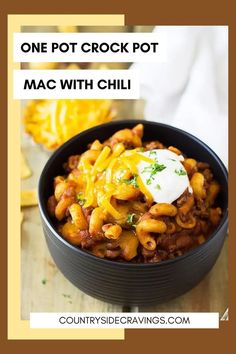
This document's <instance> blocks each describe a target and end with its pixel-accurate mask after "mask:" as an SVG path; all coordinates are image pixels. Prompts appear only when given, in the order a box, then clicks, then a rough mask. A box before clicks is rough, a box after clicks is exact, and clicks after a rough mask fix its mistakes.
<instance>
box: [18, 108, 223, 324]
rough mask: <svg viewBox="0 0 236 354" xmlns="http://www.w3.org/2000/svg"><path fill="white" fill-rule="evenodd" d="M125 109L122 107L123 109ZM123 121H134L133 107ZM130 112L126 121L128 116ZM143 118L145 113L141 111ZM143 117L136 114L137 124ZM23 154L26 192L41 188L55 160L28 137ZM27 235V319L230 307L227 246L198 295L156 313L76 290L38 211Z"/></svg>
mask: <svg viewBox="0 0 236 354" xmlns="http://www.w3.org/2000/svg"><path fill="white" fill-rule="evenodd" d="M117 105H118V106H119V103H117ZM127 107H129V109H128V110H127V109H126V110H125V109H124V110H120V114H121V116H123V117H124V116H125V117H126V118H131V117H133V112H134V111H133V108H132V109H130V107H131V106H130V104H129V103H128V102H127ZM124 112H125V115H124ZM139 112H140V110H139ZM138 116H139V114H136V115H135V117H136V118H137V117H138ZM21 140H22V150H23V152H24V155H25V156H26V158H27V160H28V162H29V165H30V167H31V169H32V171H33V175H32V176H31V177H30V178H28V179H26V180H23V181H22V189H28V188H36V187H37V184H38V178H39V175H40V173H41V171H42V168H43V166H44V165H45V163H46V161H47V159H48V157H49V154H48V153H47V152H46V151H44V150H43V149H42V148H41V147H40V146H38V145H36V144H34V143H32V141H31V139H30V138H29V137H28V136H26V135H25V134H24V133H22V139H21ZM23 211H24V221H23V223H22V232H21V318H22V319H23V320H24V319H29V316H30V312H64V311H65V312H119V311H157V312H159V311H160V312H162V311H163V312H177V311H180V312H181V311H184V312H186V311H187V312H188V311H203V312H208V311H215V312H219V313H220V315H223V313H224V312H225V310H226V308H227V307H228V269H227V240H226V242H225V244H224V247H223V250H222V252H221V254H220V257H219V258H218V260H217V262H216V264H215V266H214V267H213V269H212V270H211V272H210V273H209V274H208V275H207V276H206V277H205V279H203V280H202V281H201V283H200V284H199V285H197V286H196V287H195V288H194V289H192V290H191V291H189V292H188V293H186V294H184V295H183V296H181V297H179V298H177V299H175V300H172V301H170V302H168V303H165V304H161V305H158V306H156V307H152V308H143V307H141V308H136V307H135V308H122V307H121V306H116V305H111V304H108V303H105V302H102V301H99V300H96V299H94V298H92V297H90V296H88V295H86V294H84V293H83V292H81V291H80V290H78V289H77V288H76V287H75V286H74V285H72V284H71V283H70V282H69V281H68V280H67V279H66V278H65V277H64V276H63V275H62V274H61V272H60V271H59V270H58V269H57V267H56V265H55V264H54V262H53V260H52V258H51V256H50V254H49V251H48V249H47V246H46V242H45V239H44V235H43V231H42V227H41V221H40V215H39V210H38V207H29V208H24V210H23Z"/></svg>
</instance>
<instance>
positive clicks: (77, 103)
mask: <svg viewBox="0 0 236 354" xmlns="http://www.w3.org/2000/svg"><path fill="white" fill-rule="evenodd" d="M71 69H73V67H72V68H71ZM114 116H115V111H114V110H113V109H112V101H111V100H101V99H97V100H92V99H91V100H75V99H68V100H65V99H58V100H31V101H29V102H28V104H27V106H26V108H25V111H24V117H23V124H24V126H25V131H26V133H28V134H30V135H31V136H32V138H33V139H34V141H35V142H36V143H39V144H42V145H43V146H44V147H45V148H46V149H48V150H54V149H56V148H58V147H59V146H61V145H62V144H63V143H65V142H66V141H67V140H69V139H70V138H72V137H73V136H75V135H76V134H78V133H80V132H81V131H84V130H86V129H88V128H91V127H94V126H96V125H99V124H102V123H106V122H109V121H110V120H111V119H112V118H113V117H114Z"/></svg>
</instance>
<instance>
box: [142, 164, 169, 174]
mask: <svg viewBox="0 0 236 354" xmlns="http://www.w3.org/2000/svg"><path fill="white" fill-rule="evenodd" d="M165 168H166V166H165V165H160V164H159V163H157V162H156V161H155V162H153V163H152V164H151V165H150V166H147V167H144V169H143V171H142V172H150V173H151V175H152V176H153V175H155V174H156V173H157V172H161V171H163V170H164V169H165Z"/></svg>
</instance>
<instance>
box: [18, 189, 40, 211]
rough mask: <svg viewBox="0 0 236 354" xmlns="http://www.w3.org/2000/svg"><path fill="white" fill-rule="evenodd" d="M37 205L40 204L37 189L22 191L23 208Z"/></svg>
mask: <svg viewBox="0 0 236 354" xmlns="http://www.w3.org/2000/svg"><path fill="white" fill-rule="evenodd" d="M37 204H38V198H37V190H36V189H31V190H25V191H21V206H22V207H27V206H35V205H37Z"/></svg>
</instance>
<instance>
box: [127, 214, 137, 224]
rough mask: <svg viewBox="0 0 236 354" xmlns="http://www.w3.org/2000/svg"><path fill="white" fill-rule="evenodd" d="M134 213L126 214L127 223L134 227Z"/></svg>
mask: <svg viewBox="0 0 236 354" xmlns="http://www.w3.org/2000/svg"><path fill="white" fill-rule="evenodd" d="M134 219H135V214H134V213H133V214H128V216H127V220H126V221H127V224H129V225H131V226H133V227H135V226H136V225H135V220H134Z"/></svg>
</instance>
